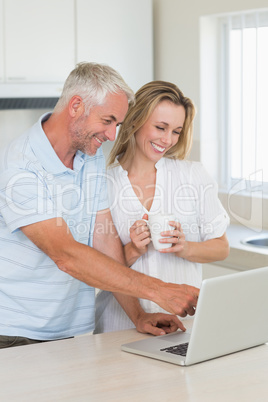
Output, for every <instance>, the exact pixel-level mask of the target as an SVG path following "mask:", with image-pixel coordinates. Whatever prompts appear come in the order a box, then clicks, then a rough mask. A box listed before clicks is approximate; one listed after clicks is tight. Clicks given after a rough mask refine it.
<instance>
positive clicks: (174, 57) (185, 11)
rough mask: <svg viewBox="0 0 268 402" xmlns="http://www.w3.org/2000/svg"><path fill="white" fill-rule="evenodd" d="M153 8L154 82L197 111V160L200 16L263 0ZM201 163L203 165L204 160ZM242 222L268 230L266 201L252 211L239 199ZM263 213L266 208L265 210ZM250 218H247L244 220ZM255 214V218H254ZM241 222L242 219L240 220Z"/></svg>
mask: <svg viewBox="0 0 268 402" xmlns="http://www.w3.org/2000/svg"><path fill="white" fill-rule="evenodd" d="M153 5H154V24H155V32H154V40H155V49H154V66H155V79H163V80H168V81H173V82H174V83H176V84H177V85H178V86H179V87H180V88H181V89H182V91H183V92H184V94H185V95H186V96H189V97H190V98H191V99H192V100H193V101H194V103H195V105H196V108H197V116H196V119H195V131H194V144H193V150H192V153H191V155H190V158H191V159H194V160H200V108H201V106H202V105H201V102H200V99H201V94H200V84H201V83H200V17H202V16H207V15H213V14H222V13H228V12H235V11H240V10H250V9H256V8H266V7H267V6H268V3H267V0H225V1H224V2H221V1H219V0H192V1H189V2H185V1H182V0H153ZM202 162H203V163H204V164H205V165H206V161H204V160H203V158H202ZM222 201H223V203H224V206H225V207H226V208H227V210H228V204H230V203H229V201H230V200H229V199H228V196H226V194H225V195H223V196H222ZM242 202H243V206H244V207H245V208H244V212H243V213H244V215H243V216H242V217H241V221H243V223H242V224H244V223H245V220H246V221H247V222H249V226H251V227H252V226H258V227H261V228H262V227H268V217H266V216H265V214H264V213H263V214H262V218H261V219H260V209H261V210H262V211H265V209H266V208H268V205H267V204H268V202H267V200H265V199H264V200H263V202H261V203H258V207H257V208H255V209H254V210H252V199H251V198H249V199H245V198H243V199H242ZM232 205H233V208H234V210H235V211H236V212H237V211H239V209H240V208H241V197H240V199H239V198H236V197H233V198H232ZM266 210H267V209H266ZM228 212H229V214H230V215H231V219H232V221H233V222H234V223H241V222H239V217H238V216H237V213H233V214H232V211H230V210H228ZM249 215H250V218H249V219H247V217H248V216H249ZM255 215H256V216H255ZM243 219H244V220H243Z"/></svg>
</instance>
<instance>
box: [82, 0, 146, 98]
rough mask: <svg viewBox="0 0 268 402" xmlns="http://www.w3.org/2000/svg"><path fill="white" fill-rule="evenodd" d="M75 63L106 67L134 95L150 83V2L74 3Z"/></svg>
mask: <svg viewBox="0 0 268 402" xmlns="http://www.w3.org/2000/svg"><path fill="white" fill-rule="evenodd" d="M77 60H78V61H84V60H87V61H95V62H100V63H106V64H109V65H110V66H112V67H113V68H115V69H116V70H118V72H119V73H120V74H121V75H122V76H123V78H124V79H125V81H126V82H127V84H128V85H129V86H130V87H131V88H132V89H133V90H134V91H136V90H137V89H138V88H139V87H140V86H142V85H143V84H145V83H146V82H148V81H151V80H152V79H153V21H152V1H151V0H112V1H111V0H98V1H96V0H77Z"/></svg>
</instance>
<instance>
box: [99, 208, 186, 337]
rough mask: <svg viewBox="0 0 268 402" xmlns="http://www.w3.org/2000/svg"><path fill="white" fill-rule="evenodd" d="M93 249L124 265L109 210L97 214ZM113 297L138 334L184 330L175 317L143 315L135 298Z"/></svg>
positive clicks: (116, 295) (160, 314) (159, 314)
mask: <svg viewBox="0 0 268 402" xmlns="http://www.w3.org/2000/svg"><path fill="white" fill-rule="evenodd" d="M93 247H94V248H95V249H96V250H99V251H100V252H102V253H104V254H106V255H108V256H109V257H111V258H113V259H114V260H116V261H118V262H120V263H121V264H124V265H126V261H125V255H124V251H123V246H122V243H121V240H120V238H119V236H118V233H117V230H116V228H115V226H114V224H113V220H112V216H111V213H110V210H105V211H101V212H99V213H98V214H97V217H96V222H95V232H94V239H93ZM113 295H114V297H115V298H116V300H117V301H118V303H119V304H120V305H121V307H122V308H123V310H124V311H125V312H126V314H127V315H128V316H129V318H130V319H131V321H132V322H133V323H134V325H135V327H136V328H137V330H138V331H139V332H143V333H151V334H153V335H163V334H165V333H169V332H174V331H177V329H178V328H180V329H181V330H183V331H184V330H185V327H184V326H183V324H182V322H181V321H180V320H179V319H178V317H177V316H176V315H170V314H162V313H158V314H149V313H145V311H144V310H143V308H142V307H141V305H140V302H139V300H138V299H137V298H136V297H132V296H128V295H124V294H122V293H115V292H114V293H113Z"/></svg>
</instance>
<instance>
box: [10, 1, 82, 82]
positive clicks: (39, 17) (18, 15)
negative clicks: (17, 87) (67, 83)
mask: <svg viewBox="0 0 268 402" xmlns="http://www.w3.org/2000/svg"><path fill="white" fill-rule="evenodd" d="M4 23H5V25H4V29H5V75H6V82H7V83H17V82H62V81H64V80H65V78H66V77H67V75H68V74H69V72H70V71H71V69H72V68H73V66H74V64H75V35H74V24H75V21H74V1H73V0H45V1H39V0H4Z"/></svg>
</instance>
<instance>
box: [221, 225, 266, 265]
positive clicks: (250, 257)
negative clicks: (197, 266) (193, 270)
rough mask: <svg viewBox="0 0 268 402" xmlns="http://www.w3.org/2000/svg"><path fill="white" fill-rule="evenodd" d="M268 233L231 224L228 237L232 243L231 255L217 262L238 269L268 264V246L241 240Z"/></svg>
mask: <svg viewBox="0 0 268 402" xmlns="http://www.w3.org/2000/svg"><path fill="white" fill-rule="evenodd" d="M260 235H268V231H262V232H260V231H258V230H254V229H250V228H247V227H245V226H242V225H230V226H229V227H228V229H227V237H228V240H229V244H230V255H229V257H228V258H226V260H224V261H219V262H217V263H216V264H218V265H221V266H223V267H227V268H233V269H237V270H245V269H253V268H261V267H264V266H267V265H268V248H264V247H256V246H251V245H245V244H242V243H241V240H244V239H247V238H249V237H255V236H260Z"/></svg>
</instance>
